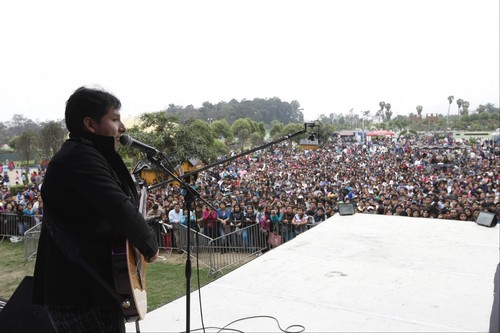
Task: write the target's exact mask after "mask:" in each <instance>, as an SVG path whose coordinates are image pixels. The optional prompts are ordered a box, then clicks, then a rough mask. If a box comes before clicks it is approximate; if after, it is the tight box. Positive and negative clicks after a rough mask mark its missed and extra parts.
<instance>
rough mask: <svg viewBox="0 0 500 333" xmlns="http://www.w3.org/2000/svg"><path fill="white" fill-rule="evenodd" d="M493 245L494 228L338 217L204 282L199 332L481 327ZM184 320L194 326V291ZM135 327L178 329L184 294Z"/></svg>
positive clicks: (488, 303)
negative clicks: (188, 311)
mask: <svg viewBox="0 0 500 333" xmlns="http://www.w3.org/2000/svg"><path fill="white" fill-rule="evenodd" d="M499 249H500V246H499V226H498V225H497V226H496V227H494V228H488V227H484V226H479V225H477V224H476V223H474V222H460V221H450V220H437V219H419V218H408V217H397V216H386V215H370V214H355V215H349V216H340V215H338V214H337V215H335V216H333V217H332V218H330V219H328V220H327V221H325V222H323V223H322V224H320V225H318V226H316V227H314V228H313V229H311V230H309V231H308V232H306V233H304V234H301V235H299V236H298V237H296V238H295V239H294V240H292V241H290V242H287V243H285V244H283V245H281V246H280V247H278V248H276V249H274V250H272V251H269V252H267V253H265V254H263V255H261V256H260V257H258V258H256V259H254V260H253V261H251V262H249V263H247V264H245V265H244V266H242V267H241V268H238V269H236V270H235V271H233V272H231V273H228V274H226V275H224V276H222V277H221V278H219V279H217V280H216V281H214V282H212V283H211V284H209V285H207V286H205V287H203V288H202V289H201V300H202V309H203V320H204V325H205V327H206V330H205V331H206V332H218V329H217V328H222V327H224V326H226V325H228V324H229V323H231V322H233V321H236V320H240V319H243V318H246V317H253V316H272V317H274V318H276V320H278V321H279V325H281V328H282V329H286V328H287V327H290V326H292V325H301V326H292V327H290V328H289V331H290V332H299V331H300V330H301V329H302V327H303V328H304V329H305V330H304V331H305V332H487V331H488V329H489V321H490V314H491V310H492V305H493V287H494V275H495V270H496V267H497V264H498V263H499V260H500V259H499ZM193 267H194V264H193ZM195 282H196V279H195V272H193V280H192V284H194V283H195ZM179 283H180V284H183V285H185V281H179ZM190 316H191V320H190V328H191V331H197V332H203V330H201V328H202V323H201V316H200V304H199V299H198V292H197V291H196V292H193V293H192V294H191V311H190ZM140 327H141V331H142V332H183V331H185V330H186V297H181V298H179V299H177V300H175V301H173V302H171V303H169V304H167V305H165V306H163V307H161V308H159V309H157V310H154V311H152V312H150V313H148V314H147V316H146V318H145V320H143V321H141V322H140ZM215 327H217V328H215ZM227 328H228V329H232V330H239V331H244V332H281V330H280V329H279V328H278V326H277V322H275V321H274V320H273V319H270V318H267V317H257V318H254V319H247V320H241V321H238V322H236V323H234V324H232V325H230V326H228V327H227ZM127 332H135V325H134V324H127ZM221 332H229V330H222V331H221Z"/></svg>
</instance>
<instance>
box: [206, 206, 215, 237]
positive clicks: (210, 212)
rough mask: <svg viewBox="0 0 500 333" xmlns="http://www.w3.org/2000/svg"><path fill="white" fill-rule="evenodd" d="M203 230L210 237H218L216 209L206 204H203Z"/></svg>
mask: <svg viewBox="0 0 500 333" xmlns="http://www.w3.org/2000/svg"><path fill="white" fill-rule="evenodd" d="M203 232H204V233H205V235H206V236H207V237H210V238H212V239H215V238H217V237H218V231H217V211H215V210H214V209H213V208H212V207H210V206H208V205H206V204H204V205H203Z"/></svg>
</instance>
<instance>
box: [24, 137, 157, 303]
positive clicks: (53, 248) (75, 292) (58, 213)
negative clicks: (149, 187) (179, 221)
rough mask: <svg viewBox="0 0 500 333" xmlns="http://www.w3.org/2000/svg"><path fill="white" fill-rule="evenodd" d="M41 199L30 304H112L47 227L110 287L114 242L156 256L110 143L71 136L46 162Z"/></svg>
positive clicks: (110, 140)
mask: <svg viewBox="0 0 500 333" xmlns="http://www.w3.org/2000/svg"><path fill="white" fill-rule="evenodd" d="M41 194H42V200H43V202H44V210H45V213H46V215H45V216H44V220H43V224H42V232H41V235H40V241H39V244H38V252H37V259H36V264H35V273H34V282H33V298H32V300H33V303H35V304H48V305H84V306H85V305H101V306H102V305H104V306H108V305H111V304H116V301H115V300H114V299H113V298H112V297H111V295H110V294H109V293H108V292H106V291H105V289H104V288H103V287H102V285H101V284H100V283H99V282H98V281H97V280H96V279H95V278H94V277H92V276H91V275H90V274H89V273H88V272H87V271H86V270H85V269H84V268H82V267H81V266H80V265H79V264H77V263H74V262H72V261H70V260H68V259H67V258H66V257H65V255H64V254H63V253H62V252H61V250H60V249H59V248H58V247H57V245H56V244H55V243H54V241H53V240H52V238H51V235H49V233H48V230H47V225H49V226H50V225H51V224H54V223H56V222H54V221H55V220H57V221H58V222H57V223H59V224H60V225H61V226H62V227H63V228H64V229H65V230H66V232H67V234H68V235H69V236H70V237H71V238H73V239H74V241H75V243H77V246H79V247H80V249H81V251H82V253H83V254H84V256H85V257H86V259H87V261H88V262H89V263H90V264H91V265H92V266H93V267H94V268H95V269H96V270H97V271H98V272H99V274H101V276H102V277H103V278H104V279H105V280H106V281H108V283H109V284H110V285H111V286H113V287H114V282H113V275H112V269H111V260H112V258H111V247H112V241H113V240H114V239H116V238H122V239H124V238H127V239H128V240H129V242H131V243H132V244H133V245H134V246H135V247H136V248H137V249H138V250H139V251H140V252H141V253H142V254H143V255H144V256H146V257H152V256H154V255H155V253H156V251H157V249H158V245H157V242H156V240H155V237H154V234H153V232H152V231H151V229H150V228H149V227H148V225H147V223H146V222H145V220H144V218H143V216H142V215H141V213H140V212H139V210H138V208H137V202H138V194H137V190H136V187H135V184H134V182H133V180H132V178H131V176H130V174H129V172H128V170H127V168H126V166H125V164H124V163H123V160H122V159H121V157H120V156H119V155H118V153H116V152H115V149H114V139H113V138H111V137H103V136H97V135H93V134H84V135H82V136H80V137H72V136H71V137H70V139H69V140H67V141H66V142H65V143H64V144H63V145H62V147H61V149H60V150H59V152H58V153H57V154H56V155H55V156H54V157H53V158H52V159H51V161H50V163H49V166H48V168H47V172H46V174H45V177H44V181H43V184H42V190H41ZM51 217H53V218H51ZM51 230H53V229H52V228H51Z"/></svg>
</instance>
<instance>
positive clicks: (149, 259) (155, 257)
mask: <svg viewBox="0 0 500 333" xmlns="http://www.w3.org/2000/svg"><path fill="white" fill-rule="evenodd" d="M159 254H160V249H158V250H156V253H155V255H154V256H152V257H151V258H147V257H144V260H146V262H147V263H152V262H153V261H155V260H156V259H157V258H158V255H159Z"/></svg>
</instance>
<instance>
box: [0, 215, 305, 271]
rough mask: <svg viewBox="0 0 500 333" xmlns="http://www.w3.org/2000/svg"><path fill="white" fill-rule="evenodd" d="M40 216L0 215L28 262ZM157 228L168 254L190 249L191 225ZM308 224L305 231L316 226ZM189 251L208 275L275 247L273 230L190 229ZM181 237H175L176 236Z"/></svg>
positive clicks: (283, 236) (287, 235) (1, 232)
mask: <svg viewBox="0 0 500 333" xmlns="http://www.w3.org/2000/svg"><path fill="white" fill-rule="evenodd" d="M41 220H42V218H41V216H30V215H17V214H7V213H3V214H0V237H2V239H3V238H5V237H10V238H11V241H12V239H13V238H15V239H16V241H24V249H25V251H24V252H25V262H28V261H29V260H33V259H34V258H36V251H37V247H38V240H39V239H40V232H41V226H42V225H41V223H40V222H41ZM150 226H151V227H152V228H153V229H154V231H155V233H156V236H157V241H158V244H159V247H160V248H161V249H162V250H164V251H165V252H166V253H167V254H171V253H172V251H174V250H177V251H179V252H182V253H183V254H187V252H188V245H187V244H188V241H187V240H188V237H187V233H188V228H187V227H186V226H185V225H182V224H173V225H169V224H164V223H161V222H154V224H150ZM313 226H314V224H308V225H307V226H306V227H305V228H304V231H305V230H308V229H310V228H311V227H313ZM189 231H190V237H189V238H190V242H189V243H190V245H189V253H190V255H191V257H192V258H194V259H196V260H197V262H198V263H199V264H201V265H203V266H205V267H207V268H208V269H209V272H208V274H209V275H210V274H223V272H224V270H227V269H229V268H230V267H231V266H234V265H236V264H238V263H242V262H247V261H250V260H251V259H253V258H255V257H257V256H259V255H261V254H262V253H264V252H266V251H268V250H270V249H272V248H273V245H271V244H270V243H269V236H270V232H269V231H267V232H264V231H263V230H262V229H261V227H260V226H259V225H258V224H254V225H250V226H247V227H245V228H242V229H239V230H234V231H231V232H229V230H228V232H227V233H226V234H224V235H223V236H219V237H216V238H211V237H208V236H207V235H205V234H204V233H203V232H199V231H195V230H194V229H189ZM174 235H175V236H177V238H178V239H176V237H175V236H174ZM295 236H296V234H293V233H292V232H286V231H282V232H280V233H279V237H280V240H281V241H280V242H279V243H280V244H281V243H284V242H287V241H289V240H291V239H292V238H293V237H295Z"/></svg>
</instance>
